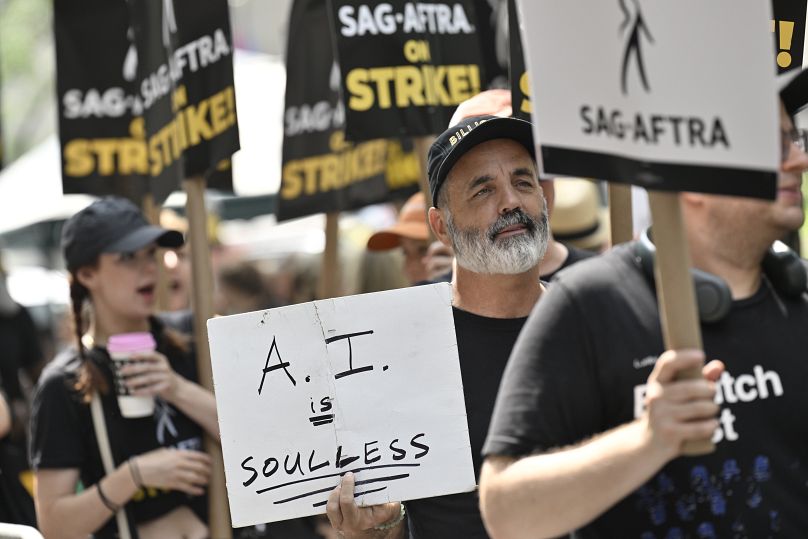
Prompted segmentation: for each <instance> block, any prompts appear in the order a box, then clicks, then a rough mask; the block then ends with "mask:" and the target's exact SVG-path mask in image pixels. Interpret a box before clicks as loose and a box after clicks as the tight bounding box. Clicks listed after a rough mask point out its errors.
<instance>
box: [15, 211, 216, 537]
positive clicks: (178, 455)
mask: <svg viewBox="0 0 808 539" xmlns="http://www.w3.org/2000/svg"><path fill="white" fill-rule="evenodd" d="M182 243H183V238H182V235H181V234H180V233H179V232H176V231H171V230H166V229H163V228H159V227H156V226H151V225H149V224H148V223H147V222H146V220H145V219H144V217H143V215H142V214H141V212H140V211H139V210H138V208H137V207H136V206H135V205H133V204H132V203H130V202H128V201H126V200H123V199H120V198H112V197H110V198H104V199H101V200H98V201H96V202H94V203H93V204H91V205H90V206H88V207H87V208H85V209H84V210H82V211H81V212H79V213H77V214H76V215H74V216H73V217H71V218H70V219H69V220H68V221H67V222H66V223H65V226H64V229H63V233H62V248H63V250H64V255H65V259H66V262H67V269H68V271H69V272H70V296H71V299H72V306H73V315H74V319H75V326H76V329H75V331H76V349H74V350H70V351H67V352H65V353H63V354H61V355H60V356H58V357H57V358H56V359H54V361H53V362H51V364H50V365H48V367H47V368H46V370H45V372H44V373H43V375H42V377H41V378H40V382H39V385H38V387H37V391H36V395H35V398H34V406H33V412H32V421H31V429H32V432H31V461H32V465H33V468H34V470H35V473H36V490H35V500H36V508H37V517H38V521H39V526H40V528H41V530H42V532H43V533H44V535H45V536H46V537H48V538H51V537H54V538H58V537H82V538H84V537H87V536H88V535H93V536H94V537H96V538H106V537H110V538H111V537H122V538H123V537H126V536H127V535H129V536H131V537H138V536H139V537H140V539H147V538H149V537H160V538H167V539H171V538H180V537H183V538H186V537H187V538H189V539H192V538H202V537H207V529H206V526H205V524H204V523H203V522H204V520H205V516H204V511H205V506H206V503H205V499H204V493H205V486H206V485H207V482H208V478H209V475H210V459H209V458H208V456H207V455H206V454H205V453H203V452H202V437H203V432H207V433H208V434H210V435H212V436H213V437H214V438H216V439H218V436H219V433H218V425H217V419H216V407H215V401H214V398H213V395H212V394H211V393H210V392H208V391H207V390H205V389H203V388H202V387H200V386H199V385H197V384H196V383H194V382H193V381H192V380H195V379H196V372H195V365H194V362H193V357H192V355H191V353H190V351H189V348H188V345H187V339H186V340H183V338H182V337H181V335H179V334H176V333H173V332H172V331H171V330H170V329H168V328H167V327H164V326H163V325H162V324H161V323H160V321H159V320H157V319H156V318H155V317H154V316H153V310H154V301H155V285H156V282H157V262H156V258H155V252H156V249H157V248H158V247H167V248H176V247H179V246H180V245H182ZM85 312H86V313H87V316H85ZM133 334H135V335H140V336H143V337H145V338H146V339H147V340H149V341H151V338H152V337H153V339H154V341H153V342H154V348H155V349H154V351H145V352H140V353H137V354H135V356H134V357H135V359H136V361H133V362H126V363H123V364H121V363H116V364H117V365H118V367H117V372H116V367H115V365H114V362H113V360H112V359H111V356H110V353H109V351H108V343H109V348H110V349H112V342H113V341H115V342H119V341H120V337H125V338H128V336H131V335H133ZM149 335H151V337H149ZM111 337H112V339H110V338H111ZM116 339H118V341H116ZM124 340H125V339H124ZM120 342H123V341H120ZM116 357H117V356H116ZM120 365H123V366H120ZM116 377H117V381H116ZM116 390H117V394H116ZM121 395H126V396H127V397H133V398H137V397H146V399H145V400H146V401H147V402H148V403H149V404H150V406H152V407H153V410H154V411H153V412H152V411H151V408H147V411H146V412H145V413H146V414H148V415H146V416H145V417H137V418H132V417H127V416H131V413H129V412H127V411H126V409H125V406H124V401H122V400H119V399H120V398H121ZM152 398H153V400H154V402H153V404H152V403H151V402H150V400H151V399H152ZM142 401H143V399H141V401H139V402H142ZM119 403H120V404H119ZM98 404H100V406H98ZM122 410H123V412H122ZM94 414H95V415H94ZM100 426H101V427H100ZM104 431H106V432H104ZM105 439H107V440H108V441H109V453H111V456H112V459H111V461H110V459H107V461H106V463H105V462H104V456H103V455H105V454H109V453H107V452H106V451H105V448H104V447H103V446H104V444H105V443H106V441H105ZM113 515H115V518H112V517H113ZM122 528H126V530H123V529H122Z"/></svg>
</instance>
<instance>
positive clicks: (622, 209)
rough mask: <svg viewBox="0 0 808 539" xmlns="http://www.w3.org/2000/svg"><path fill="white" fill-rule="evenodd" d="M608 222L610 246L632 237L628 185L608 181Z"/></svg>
mask: <svg viewBox="0 0 808 539" xmlns="http://www.w3.org/2000/svg"><path fill="white" fill-rule="evenodd" d="M609 223H610V227H611V242H612V246H615V245H618V244H620V243H626V242H629V241H631V240H632V239H633V238H634V222H633V213H632V205H631V186H630V185H625V184H620V183H613V182H609Z"/></svg>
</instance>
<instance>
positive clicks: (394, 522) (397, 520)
mask: <svg viewBox="0 0 808 539" xmlns="http://www.w3.org/2000/svg"><path fill="white" fill-rule="evenodd" d="M398 507H399V511H398V516H397V517H396V518H394V519H393V520H391V521H390V522H387V523H385V524H379V525H378V526H374V527H373V529H374V530H377V531H380V532H381V531H385V530H391V529H393V528H395V527H396V526H398V525H399V524H401V522H402V521H403V520H404V516H406V514H407V510H406V509H404V504H403V503H399V504H398Z"/></svg>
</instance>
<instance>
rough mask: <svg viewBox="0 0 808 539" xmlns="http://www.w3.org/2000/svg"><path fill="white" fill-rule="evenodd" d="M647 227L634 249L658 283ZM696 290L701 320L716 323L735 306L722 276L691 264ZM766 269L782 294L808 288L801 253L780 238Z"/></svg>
mask: <svg viewBox="0 0 808 539" xmlns="http://www.w3.org/2000/svg"><path fill="white" fill-rule="evenodd" d="M651 237H652V232H651V229H650V228H647V229H645V230H644V231H643V233H642V234H640V239H639V240H638V241H636V242H635V243H634V253H635V255H636V256H637V259H638V261H639V263H640V267H641V268H642V272H643V274H644V275H645V278H646V279H647V280H648V282H649V283H651V285H652V286H653V285H654V281H655V279H654V258H655V255H656V247H655V246H654V242H653V241H651ZM690 273H691V275H692V276H693V286H694V287H695V290H696V303H697V304H698V310H699V320H701V321H702V322H703V323H706V324H712V323H715V322H719V321H721V320H723V319H724V317H725V316H727V314H728V313H729V310H730V308H732V292H731V291H730V289H729V286H728V285H727V283H725V282H724V280H723V279H722V278H721V277H718V276H717V275H713V274H712V273H707V272H706V271H702V270H700V269H696V268H690ZM763 273H764V274H765V275H766V278H767V279H768V280H769V282H770V283H771V284H772V286H773V287H774V289H775V290H776V291H777V292H779V293H780V294H782V295H784V296H786V297H789V298H796V297H799V296H800V295H802V294H804V293H805V292H806V291H808V270H806V265H805V264H804V263H803V261H802V259H800V257H799V255H798V254H797V253H795V252H794V251H793V250H791V249H790V248H789V247H788V246H787V245H786V244H785V243H783V242H781V241H776V242H774V244H773V245H772V246H771V248H770V249H769V251H768V252H767V253H766V256H765V257H764V259H763Z"/></svg>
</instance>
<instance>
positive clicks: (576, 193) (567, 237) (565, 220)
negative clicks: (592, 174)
mask: <svg viewBox="0 0 808 539" xmlns="http://www.w3.org/2000/svg"><path fill="white" fill-rule="evenodd" d="M550 229H551V230H552V231H553V237H554V238H555V239H556V240H558V241H561V242H563V243H567V244H570V245H574V246H575V247H580V248H582V249H599V248H601V247H602V246H604V245H606V243H607V242H608V241H609V212H608V210H607V209H606V208H604V207H603V206H602V205H601V204H600V196H599V193H598V186H597V185H596V184H595V183H594V182H593V181H591V180H585V179H581V178H557V180H556V182H555V205H554V208H553V214H552V216H551V217H550Z"/></svg>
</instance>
